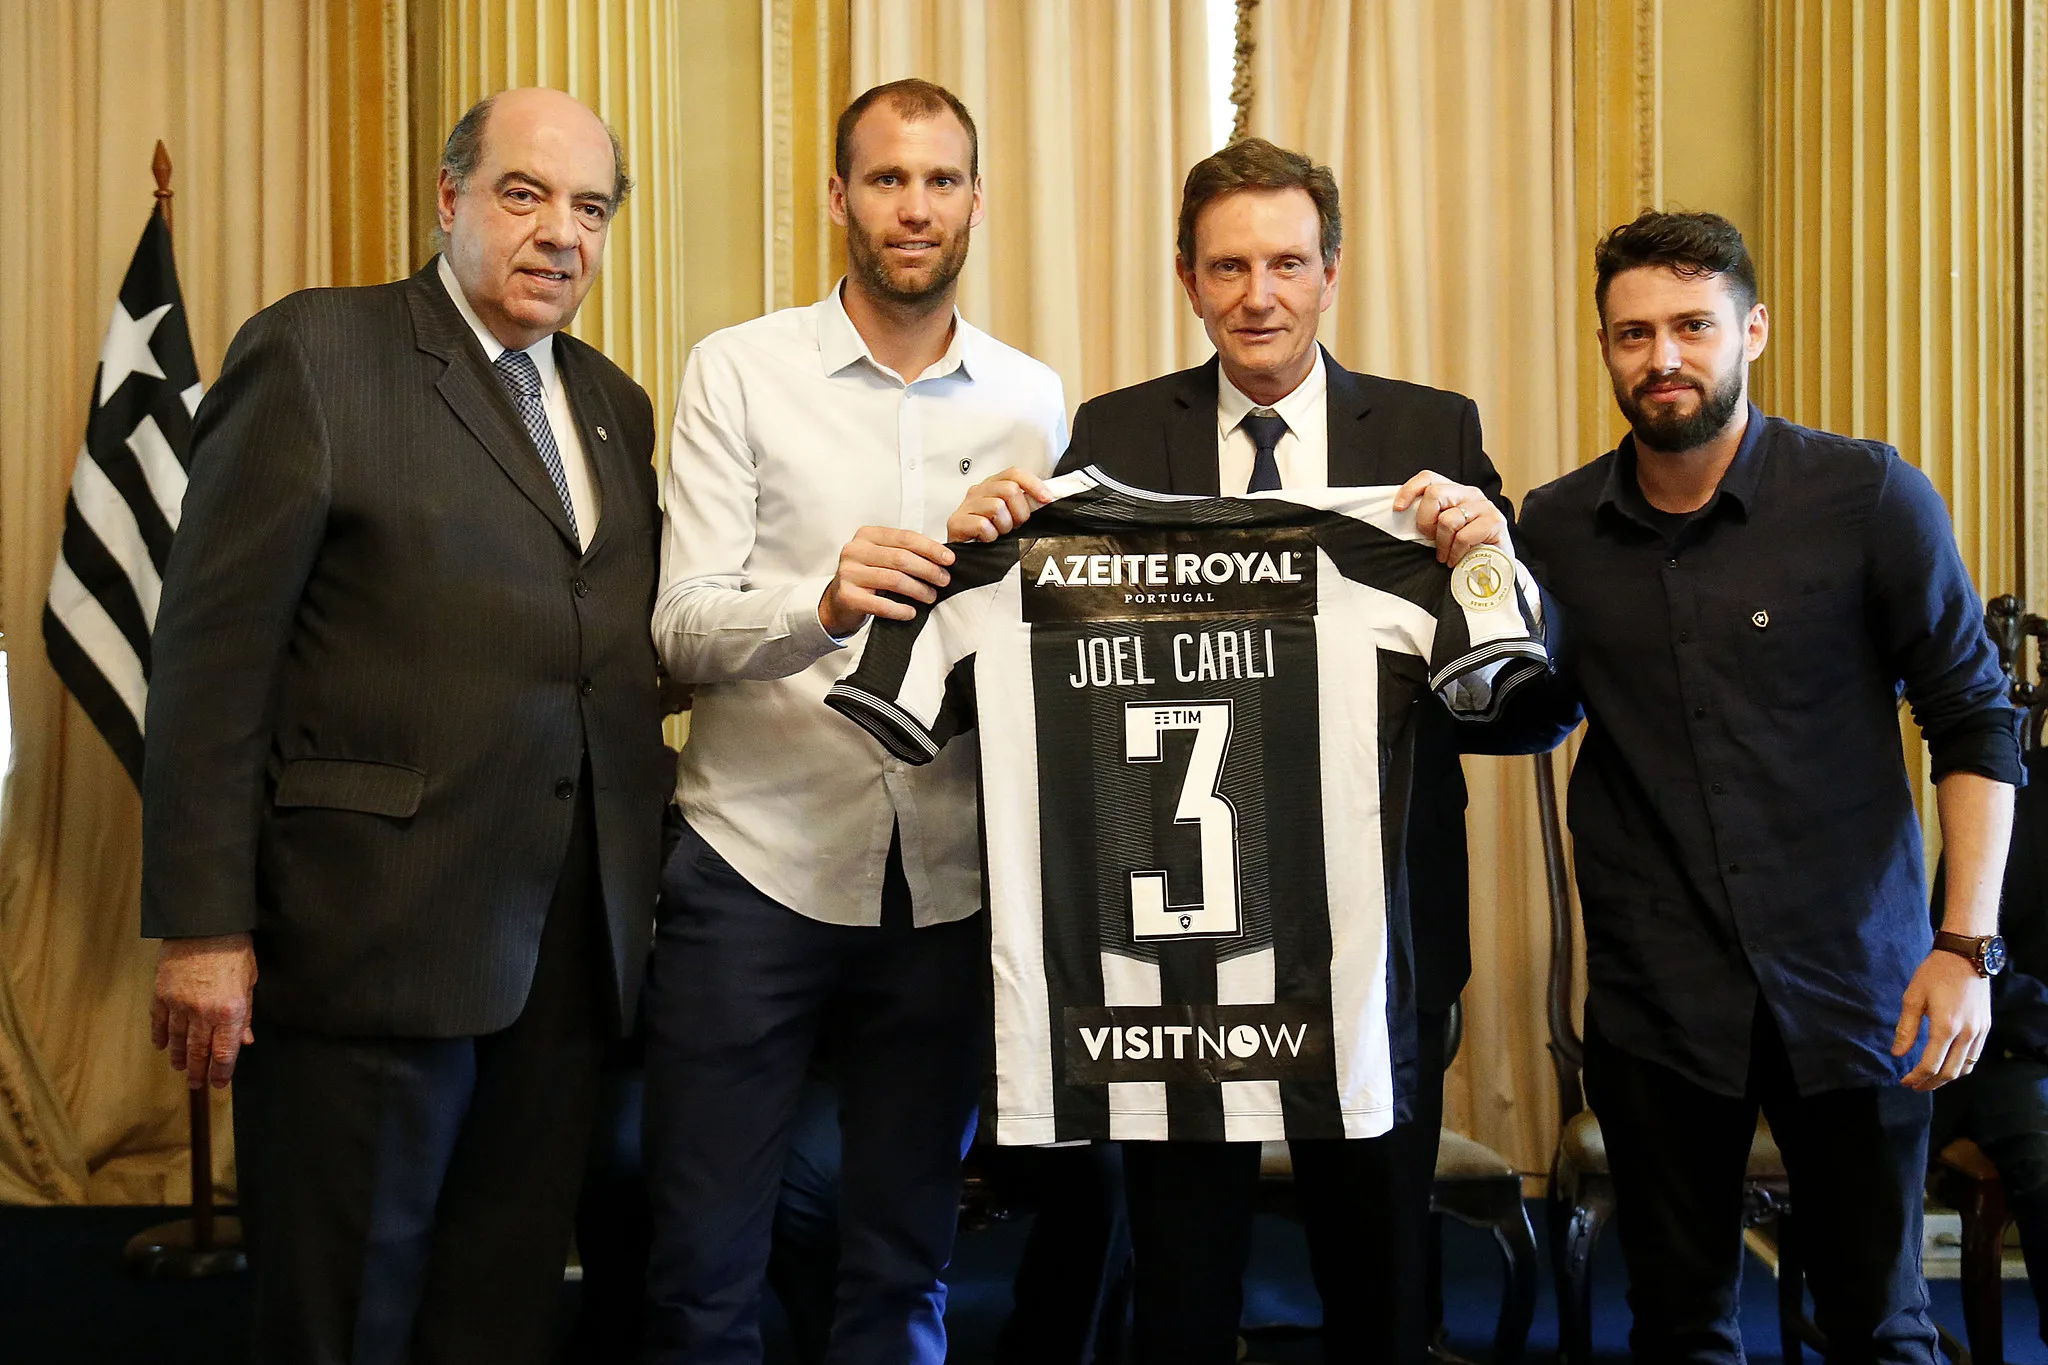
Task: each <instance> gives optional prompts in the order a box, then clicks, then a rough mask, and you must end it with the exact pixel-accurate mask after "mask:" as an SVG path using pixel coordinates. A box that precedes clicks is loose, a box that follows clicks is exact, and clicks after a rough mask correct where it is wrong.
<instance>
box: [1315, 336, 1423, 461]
mask: <svg viewBox="0 0 2048 1365" xmlns="http://www.w3.org/2000/svg"><path fill="white" fill-rule="evenodd" d="M1323 385H1324V389H1325V393H1326V398H1325V400H1324V401H1325V404H1326V407H1325V414H1326V420H1327V421H1328V423H1329V442H1330V453H1329V463H1330V486H1331V487H1332V488H1367V487H1371V486H1373V485H1375V484H1383V483H1389V482H1392V483H1399V482H1401V479H1391V480H1390V479H1389V478H1388V477H1387V471H1385V470H1384V469H1382V468H1381V464H1382V461H1381V454H1382V452H1381V451H1380V450H1379V448H1378V446H1377V444H1376V443H1375V442H1374V441H1373V440H1372V428H1371V426H1370V425H1369V424H1368V423H1367V422H1366V420H1365V418H1366V415H1367V414H1368V413H1370V412H1371V411H1372V398H1371V396H1370V395H1369V394H1368V393H1367V392H1366V386H1365V381H1364V378H1363V377H1362V376H1360V375H1356V374H1353V373H1352V372H1351V371H1349V370H1347V369H1345V368H1344V367H1343V366H1341V365H1339V364H1338V363H1337V362H1336V361H1335V360H1334V359H1332V358H1331V356H1330V353H1329V352H1328V351H1324V352H1323ZM1410 472H1411V473H1412V472H1413V471H1410ZM1402 477H1403V478H1405V477H1406V475H1403V476H1402Z"/></svg>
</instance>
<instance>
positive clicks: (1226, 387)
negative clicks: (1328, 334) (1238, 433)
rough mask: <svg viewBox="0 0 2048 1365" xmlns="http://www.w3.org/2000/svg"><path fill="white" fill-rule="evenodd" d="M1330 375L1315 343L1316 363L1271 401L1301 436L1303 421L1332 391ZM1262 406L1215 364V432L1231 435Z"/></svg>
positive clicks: (1319, 348) (1289, 426)
mask: <svg viewBox="0 0 2048 1365" xmlns="http://www.w3.org/2000/svg"><path fill="white" fill-rule="evenodd" d="M1329 382H1330V381H1329V376H1328V375H1327V374H1325V373H1324V371H1323V348H1322V347H1321V346H1318V347H1316V358H1315V363H1314V364H1312V365H1310V366H1309V371H1308V373H1307V374H1306V375H1304V376H1303V377H1302V381H1301V382H1300V383H1299V384H1296V385H1295V386H1294V391H1293V392H1292V393H1290V394H1288V395H1287V396H1286V397H1285V398H1283V399H1281V400H1280V401H1279V402H1277V403H1274V404H1272V405H1271V406H1272V409H1273V411H1275V412H1277V413H1279V414H1280V416H1281V417H1282V418H1284V419H1285V420H1286V422H1287V429H1288V430H1289V431H1291V432H1293V433H1294V434H1295V435H1297V436H1299V435H1300V434H1301V430H1302V423H1303V422H1305V421H1306V420H1307V419H1308V417H1309V415H1310V414H1311V413H1313V412H1314V411H1315V409H1316V406H1317V405H1318V404H1320V403H1322V402H1323V401H1324V400H1325V398H1326V397H1327V396H1328V393H1329ZM1259 406H1261V405H1260V404H1258V403H1254V402H1253V401H1252V400H1251V399H1250V398H1248V397H1246V396H1245V392H1244V390H1243V389H1240V388H1238V386H1237V385H1235V384H1233V383H1231V382H1230V376H1229V375H1227V374H1225V373H1223V367H1222V366H1221V365H1218V366H1217V367H1216V434H1217V435H1218V436H1228V435H1229V434H1230V433H1231V432H1233V431H1235V430H1237V425H1238V423H1240V422H1242V421H1244V419H1245V417H1246V416H1247V415H1249V414H1250V412H1251V410H1252V409H1253V408H1256V407H1259Z"/></svg>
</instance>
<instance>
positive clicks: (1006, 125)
mask: <svg viewBox="0 0 2048 1365" xmlns="http://www.w3.org/2000/svg"><path fill="white" fill-rule="evenodd" d="M850 30H851V32H850V52H851V55H850V59H849V68H850V69H849V87H850V90H851V91H852V92H855V93H857V92H859V91H861V90H865V89H867V88H868V87H869V86H872V85H876V84H879V83H880V82H883V81H890V80H896V79H899V78H901V77H904V76H923V77H925V78H927V79H930V80H935V81H937V82H939V83H940V84H941V85H944V86H945V87H947V88H948V89H950V90H952V91H953V92H954V93H955V94H957V95H958V96H959V97H960V98H961V100H962V101H963V102H964V103H965V104H966V105H967V107H968V110H969V111H970V112H971V113H972V114H973V115H974V118H975V123H976V125H977V127H978V129H979V132H980V135H981V172H982V180H983V183H984V184H985V186H986V187H987V195H988V218H987V221H986V222H985V223H984V224H983V225H982V227H981V228H980V229H979V231H978V233H977V236H978V238H979V240H978V241H977V242H976V243H975V247H974V250H973V251H972V252H971V253H970V254H969V256H968V260H967V269H966V271H965V273H964V274H963V275H962V277H961V290H960V307H961V311H962V312H963V313H965V314H966V315H967V316H968V317H969V318H970V319H972V320H973V321H974V322H975V323H976V324H977V325H978V326H981V327H984V328H986V329H987V330H989V331H990V332H993V333H994V334H995V335H996V336H997V337H998V338H1000V339H1001V340H1003V341H1005V342H1007V343H1009V344H1010V345H1012V346H1015V347H1017V348H1019V349H1020V350H1023V351H1026V352H1028V353H1029V354H1031V355H1034V356H1036V357H1037V358H1038V359H1040V360H1042V361H1044V362H1045V363H1046V364H1048V365H1050V366H1052V368H1053V369H1055V370H1057V371H1058V372H1059V375H1060V379H1061V381H1062V382H1063V383H1064V384H1065V385H1066V392H1067V403H1068V405H1069V407H1073V406H1076V405H1078V404H1079V403H1080V402H1081V400H1082V399H1084V398H1088V397H1090V396H1092V395H1094V394H1098V393H1102V392H1104V391H1105V390H1108V389H1114V388H1120V387H1122V386H1124V385H1126V384H1135V383H1137V382H1138V381H1139V380H1142V379H1149V378H1152V377H1153V376H1155V375H1160V374H1164V373H1166V372H1168V371H1170V370H1175V369H1180V368H1182V367H1184V366H1187V365H1192V364H1194V363H1196V362H1197V361H1199V360H1201V359H1202V358H1203V357H1205V356H1206V355H1208V353H1209V347H1208V343H1207V341H1206V340H1205V339H1204V338H1203V336H1202V332H1201V326H1200V324H1199V323H1198V322H1197V321H1196V319H1195V318H1194V317H1193V316H1192V314H1190V312H1189V311H1188V307H1187V303H1186V301H1185V299H1184V297H1183V296H1182V294H1181V292H1180V285H1179V283H1178V282H1177V281H1176V280H1175V279H1174V276H1173V234H1174V220H1175V215H1176V214H1177V213H1178V211H1179V206H1180V182H1181V179H1182V177H1183V176H1184V175H1186V173H1187V169H1188V167H1189V166H1190V165H1192V164H1193V163H1194V162H1195V161H1197V160H1199V159H1200V158H1201V157H1203V156H1205V155H1207V154H1208V153H1209V152H1210V151H1213V150H1214V148H1213V147H1212V145H1211V139H1210V136H1209V100H1208V96H1207V90H1208V52H1207V47H1206V41H1207V16H1206V13H1205V9H1204V7H1203V6H1202V5H1200V4H1191V3H1174V2H1173V0H1129V2H1128V3H1124V4H1117V5H1103V4H1095V3H1090V0H852V6H851V21H850ZM819 108H820V112H821V113H822V114H823V116H824V117H825V118H827V119H829V118H831V117H833V116H836V114H837V113H838V109H837V108H832V109H830V110H825V109H824V107H823V106H822V105H821V106H819ZM828 136H829V131H828ZM827 163H828V164H827V165H826V167H825V169H826V170H827V171H829V169H830V167H829V144H828V157H827ZM814 173H815V172H814ZM818 190H819V191H820V199H819V206H820V208H819V211H820V212H822V202H823V201H822V190H823V183H822V181H820V182H818ZM828 282H829V281H828ZM794 301H796V302H803V301H804V300H803V299H800V298H799V299H796V300H794Z"/></svg>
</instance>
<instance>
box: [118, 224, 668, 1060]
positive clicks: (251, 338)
mask: <svg viewBox="0 0 2048 1365" xmlns="http://www.w3.org/2000/svg"><path fill="white" fill-rule="evenodd" d="M556 345H557V350H556V355H557V357H558V364H559V366H560V372H561V375H562V378H563V382H564V383H565V384H566V385H567V387H568V392H569V396H570V403H571V406H572V407H573V408H574V410H575V413H576V420H577V423H578V426H579V429H580V431H581V434H582V439H583V446H584V449H585V450H586V451H587V452H588V454H589V457H590V460H591V464H592V471H593V474H594V477H595V480H596V482H597V483H598V485H599V487H600V490H601V496H602V498H603V505H602V506H603V510H602V517H601V519H600V522H599V525H598V530H597V535H596V537H595V538H594V539H593V540H592V542H591V544H590V547H589V550H588V551H587V552H586V553H579V552H578V550H577V548H576V544H575V541H574V540H573V539H572V538H571V536H570V533H569V525H568V520H567V518H566V516H565V515H564V513H563V509H562V503H561V499H560V496H559V495H558V494H557V493H556V492H555V489H554V486H553V485H552V484H551V483H550V482H549V480H548V476H547V474H546V472H545V470H544V469H543V467H542V465H541V463H540V457H539V456H538V455H537V454H535V452H534V449H533V445H532V442H531V440H530V439H529V438H528V437H527V435H526V434H525V431H524V429H523V428H522V427H521V426H520V425H519V422H518V419H517V418H516V416H515V415H514V413H513V409H512V407H511V404H510V402H509V401H508V400H507V399H506V397H505V395H504V392H503V390H502V389H501V388H500V387H499V385H498V384H497V382H496V380H495V378H494V376H493V375H492V373H491V371H490V369H489V367H488V365H487V364H486V363H485V360H484V356H483V351H482V349H481V348H480V347H479V346H478V345H477V342H476V338H475V336H474V334H472V333H471V332H470V330H469V328H468V326H467V325H466V324H465V323H464V322H463V320H462V317H461V314H460V313H458V312H457V311H456V308H455V305H454V303H453V301H452V300H450V299H449V297H448V295H447V292H446V290H445V289H443V288H442V286H441V283H440V280H439V278H438V277H437V275H436V273H435V268H434V265H433V264H432V263H429V264H428V266H427V268H426V269H424V270H422V271H421V272H420V273H419V274H417V275H415V276H413V277H412V278H411V279H410V280H405V281H401V282H399V283H396V284H388V285H380V286H376V287H373V288H363V289H322V290H308V291H306V292H304V293H299V294H294V295H292V296H290V297H289V298H286V299H284V300H282V301H280V302H278V303H277V304H275V305H273V306H272V307H270V308H267V309H265V310H264V311H263V312H261V313H259V314H257V315H256V316H255V317H254V318H252V319H251V320H250V321H249V322H248V324H247V325H246V326H244V327H243V328H242V330H241V333H240V334H239V335H238V336H237V337H236V338H235V341H234V345H233V346H232V347H231V348H230V349H229V351H228V356H227V361H226V364H225V365H224V367H223V368H222V371H221V376H220V382H219V383H218V384H216V385H215V386H214V388H213V390H212V391H211V392H210V393H208V394H207V395H206V398H205V400H204V402H202V403H201V405H200V408H199V412H198V416H197V420H196V423H195V427H194V436H193V452H192V471H191V476H192V477H191V484H190V487H189V488H188V490H187V492H186V495H185V504H184V511H183V518H182V525H181V527H180V529H179V532H178V536H177V538H176V541H175V542H174V546H173V549H172V552H171V556H170V561H169V564H168V567H167V569H166V571H165V575H164V591H163V601H162V607H161V610H160V612H159V615H158V617H157V624H156V632H155V636H154V640H153V652H154V661H153V668H152V674H151V678H150V691H149V709H148V716H147V720H148V725H147V736H148V737H147V741H146V754H145V758H144V770H143V782H142V788H143V880H142V927H143V932H144V934H146V935H150V936H168V937H189V936H197V935H207V934H225V933H236V932H241V931H245V930H248V931H253V932H254V934H255V943H256V954H257V965H258V969H259V972H260V978H259V984H258V987H257V990H258V1001H257V1012H258V1018H265V1017H268V1018H271V1019H276V1020H279V1021H281V1022H284V1023H287V1024H290V1025H294V1026H297V1027H301V1028H308V1029H314V1030H319V1031H323V1032H330V1033H336V1034H351V1035H355V1034H361V1035H389V1036H411V1037H455V1036H462V1035H469V1034H479V1033H486V1032H491V1031H494V1030H496V1029H499V1028H502V1027H504V1026H505V1025H507V1024H509V1023H510V1022H511V1021H512V1020H513V1019H514V1018H516V1017H517V1015H518V1013H519V1010H520V1008H521V1006H522V1004H523V1003H524V1000H525V997H526V991H527V987H528V985H529V983H530V981H531V979H532V974H533V966H534V961H535V957H536V954H537V951H538V946H539V942H540V933H541V925H542V922H543V921H544V919H545V917H546V914H547V909H548V905H549V902H550V899H551V896H552V892H553V889H554V886H555V883H556V880H557V875H558V873H559V872H560V869H561V865H562V858H563V854H564V850H565V847H566V844H567V840H568V836H569V827H570V819H571V816H572V814H573V812H574V804H575V803H574V799H573V797H569V796H565V795H564V792H565V791H566V790H567V789H566V788H565V787H564V786H563V784H564V783H565V782H580V773H581V769H582V764H583V759H584V755H585V753H586V751H587V753H588V756H589V761H590V771H591V775H592V777H593V779H594V791H593V792H592V793H591V795H592V796H593V798H594V806H595V811H596V818H597V842H598V850H599V863H600V870H601V875H602V880H603V895H604V904H605V909H606V912H607V917H608V920H609V923H610V931H611V934H610V937H611V943H612V949H613V956H614V968H615V975H616V978H617V985H618V990H619V997H620V1003H621V1017H622V1018H625V1019H630V1018H631V1017H632V1008H631V1006H632V1002H633V999H634V997H635V996H636V994H637V992H638V989H639V982H640V974H641V970H642V966H643V963H644V959H645V955H646V949H647V945H648V939H649V934H650V929H651V923H652V915H653V905H654V894H655V882H656V877H657V875H658V870H659V840H660V825H661V809H662V804H663V800H664V797H665V794H666V792H667V791H668V789H669V786H670V783H671V780H672V772H671V770H670V767H669V762H668V754H667V751H666V750H665V749H664V748H663V747H662V743H661V734H660V722H661V709H660V703H659V701H658V699H657V696H656V690H655V671H656V665H655V657H654V650H653V645H652V643H651V641H650V639H649V633H648V619H649V615H650V613H651V611H652V607H653V600H654V583H655V559H656V543H657V533H658V525H659V517H658V513H657V511H656V507H655V495H654V475H653V470H652V468H651V467H650V465H649V456H650V454H651V452H652V450H653V444H654V422H653V413H652V409H651V407H650V405H649V403H648V400H647V395H646V394H645V393H644V392H643V391H642V390H641V389H640V387H639V386H638V385H636V384H635V383H633V381H632V380H631V379H629V378H627V377H626V375H625V374H624V372H622V371H621V370H620V369H619V368H618V367H617V366H615V365H613V364H612V363H611V362H610V361H608V360H606V359H605V358H604V357H603V356H602V355H599V354H598V353H597V352H596V351H594V350H592V349H591V348H590V347H588V346H585V345H583V344H582V343H580V342H577V341H575V340H573V339H571V338H569V337H567V336H565V335H564V336H558V337H557V339H556Z"/></svg>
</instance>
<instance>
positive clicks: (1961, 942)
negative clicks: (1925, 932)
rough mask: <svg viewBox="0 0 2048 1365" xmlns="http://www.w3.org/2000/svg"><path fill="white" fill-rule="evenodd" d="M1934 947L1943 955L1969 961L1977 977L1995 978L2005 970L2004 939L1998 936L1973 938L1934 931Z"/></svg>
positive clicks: (1941, 930)
mask: <svg viewBox="0 0 2048 1365" xmlns="http://www.w3.org/2000/svg"><path fill="white" fill-rule="evenodd" d="M1934 946H1935V947H1936V948H1939V949H1940V950H1941V951H1942V952H1944V953H1954V954H1955V955H1956V956H1957V957H1966V958H1968V959H1970V965H1971V966H1972V967H1975V968H1976V969H1977V975H1979V976H1997V975H1998V974H1999V973H2000V972H2002V971H2004V970H2005V939H2004V938H2003V937H2001V936H2000V935H1998V934H1985V935H1983V936H1981V937H1977V938H1973V937H1971V936H1970V935H1968V934H1951V933H1949V932H1948V931H1947V930H1945V929H1937V930H1935V931H1934Z"/></svg>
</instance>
